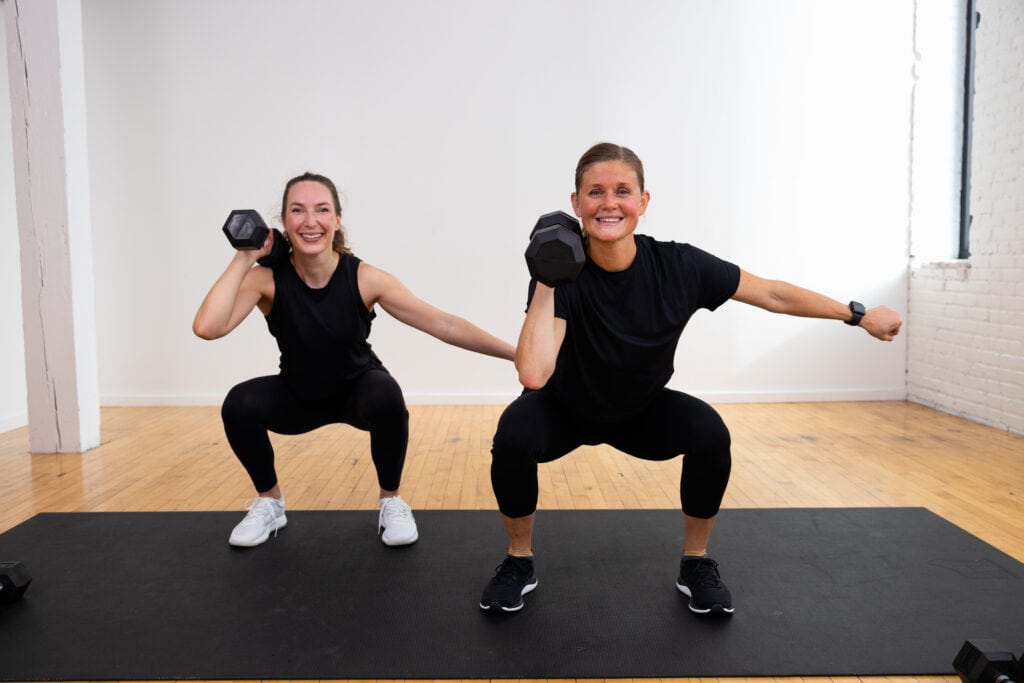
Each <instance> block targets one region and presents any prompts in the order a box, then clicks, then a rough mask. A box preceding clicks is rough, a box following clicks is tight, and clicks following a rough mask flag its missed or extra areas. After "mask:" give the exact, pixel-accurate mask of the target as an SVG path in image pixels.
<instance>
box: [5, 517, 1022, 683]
mask: <svg viewBox="0 0 1024 683" xmlns="http://www.w3.org/2000/svg"><path fill="white" fill-rule="evenodd" d="M240 518H241V515H240V514H239V513H235V512H167V513H155V512H152V513H81V514H77V513H76V514H71V513H63V514H62V513H47V514H40V515H37V516H36V517H33V518H32V519H30V520H28V521H26V522H25V523H23V524H21V525H19V526H18V527H15V528H14V529H11V530H10V531H8V532H7V533H4V534H2V535H0V560H6V561H11V560H16V561H20V562H23V563H24V565H25V567H26V568H27V569H28V570H29V572H30V574H31V576H32V579H33V581H32V584H31V585H30V586H29V588H28V590H27V591H26V592H25V595H24V598H23V599H22V600H20V601H18V602H15V603H13V604H9V605H0V680H129V679H224V678H227V679H264V680H266V679H304V678H310V679H386V678H520V677H523V678H613V677H627V678H636V677H694V676H702V677H724V676H867V675H925V674H947V675H949V674H953V673H954V671H953V667H952V661H953V658H954V656H955V655H956V653H957V652H958V651H959V649H960V646H961V645H962V644H963V642H964V640H967V639H973V638H988V639H994V640H996V641H1000V642H1002V643H1003V644H1004V645H1005V646H1006V647H1009V648H1011V649H1014V650H1015V651H1019V650H1020V649H1021V646H1024V643H1022V642H1021V639H1022V638H1024V610H1022V609H1021V608H1022V606H1024V565H1022V564H1021V563H1020V562H1018V561H1016V560H1014V559H1013V558H1011V557H1009V556H1007V555H1006V554H1004V553H1001V552H999V551H998V550H996V549H994V548H992V547H991V546H989V545H987V544H986V543H984V542H982V541H980V540H979V539H977V538H975V537H973V536H971V535H969V534H967V533H966V532H964V531H962V530H960V529H958V528H957V527H955V526H953V525H952V524H950V523H948V522H946V521H944V520H943V519H941V518H939V517H937V516H936V515H934V514H932V513H930V512H928V511H926V510H923V509H918V508H896V509H892V508H884V509H883V508H870V509H869V508H857V509H743V510H723V511H722V513H721V514H720V516H719V519H718V522H717V524H716V527H715V534H714V537H713V539H712V541H713V544H712V548H713V551H714V556H715V557H716V558H717V559H718V560H719V563H720V565H721V568H722V574H723V578H724V580H725V581H726V583H727V585H728V586H729V587H730V589H731V590H732V593H733V598H734V601H735V605H736V613H735V615H734V616H733V617H731V618H725V619H707V618H702V617H698V616H696V615H694V614H692V613H690V612H689V611H688V610H687V609H686V606H685V600H686V599H685V597H684V596H683V595H681V594H680V593H679V592H678V591H677V590H676V589H675V585H674V580H675V577H676V571H677V568H678V554H679V548H680V543H681V538H682V523H681V518H680V513H679V512H678V511H677V510H646V511H626V510H592V511H548V510H542V511H541V512H540V513H538V519H537V531H536V534H535V543H534V551H535V553H536V554H537V576H538V578H539V580H540V585H539V586H538V588H537V590H536V591H535V592H533V593H531V594H530V595H528V596H527V597H526V607H525V608H524V609H523V610H522V611H521V612H519V613H517V614H514V615H500V616H492V615H484V614H481V613H480V611H479V609H478V607H477V600H478V598H479V595H480V591H481V589H482V588H483V586H484V584H485V583H486V582H487V580H488V579H489V578H490V576H491V574H492V570H493V568H494V567H495V565H497V564H498V562H499V561H500V560H501V559H502V556H503V554H504V553H503V550H504V548H505V540H504V533H503V531H502V527H501V522H500V517H499V516H498V513H497V512H493V511H417V512H416V518H417V521H418V523H419V527H420V541H419V543H417V544H415V545H413V546H411V547H407V548H388V547H385V546H383V545H381V544H380V542H379V540H378V539H377V538H376V536H375V535H374V531H375V525H376V513H375V512H372V511H357V512H353V511H348V512H338V511H333V512H332V511H316V512H313V511H290V512H289V513H288V518H289V524H288V526H287V527H286V528H285V529H282V530H281V531H280V533H279V535H278V536H277V537H276V538H271V539H270V541H269V542H268V543H266V544H265V545H263V546H260V547H258V548H254V549H247V550H239V549H232V548H230V547H229V546H228V544H227V536H228V533H229V531H230V529H231V527H232V526H233V525H234V524H235V523H236V522H237V521H238V520H239V519H240Z"/></svg>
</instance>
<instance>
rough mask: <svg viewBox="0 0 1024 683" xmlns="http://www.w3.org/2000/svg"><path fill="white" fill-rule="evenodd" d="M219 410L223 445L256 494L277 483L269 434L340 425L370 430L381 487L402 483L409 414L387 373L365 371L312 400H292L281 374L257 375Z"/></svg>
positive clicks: (390, 488)
mask: <svg viewBox="0 0 1024 683" xmlns="http://www.w3.org/2000/svg"><path fill="white" fill-rule="evenodd" d="M220 412H221V418H222V419H223V420H224V432H225V433H226V434H227V437H228V443H230V444H231V449H232V450H233V451H234V452H235V455H236V456H237V457H238V459H239V460H240V461H241V462H242V465H243V466H244V467H245V469H246V471H247V472H248V473H249V477H250V478H251V479H252V483H253V485H255V487H256V490H257V491H258V492H261V493H262V492H264V491H268V490H270V489H272V488H274V485H275V484H277V471H276V470H275V469H274V448H273V446H271V444H270V436H269V435H268V433H267V432H268V430H269V431H271V432H274V433H276V434H304V433H306V432H309V431H312V430H314V429H316V428H317V427H322V426H324V425H327V424H333V423H339V422H342V423H345V424H349V425H352V426H353V427H356V428H357V429H362V430H365V431H369V432H370V457H371V458H372V459H373V465H374V467H376V469H377V482H378V483H379V484H380V487H381V488H382V489H384V490H385V491H395V490H397V489H398V486H399V484H400V483H401V480H402V467H403V466H404V464H405V451H406V447H407V446H408V445H409V411H408V410H406V407H405V399H404V398H403V396H402V389H401V387H399V386H398V382H396V381H395V380H394V378H393V377H392V376H391V375H390V374H388V372H387V371H386V370H370V371H368V372H366V373H364V374H362V375H360V376H359V377H358V378H356V379H355V380H353V381H352V382H351V383H349V384H348V385H345V386H342V387H339V390H338V393H337V394H336V395H335V396H333V397H331V398H328V399H323V400H316V401H302V400H300V399H298V398H296V396H295V394H293V393H292V391H291V389H289V388H288V385H287V384H286V383H285V381H284V380H283V379H282V378H281V376H280V375H271V376H268V377H257V378H255V379H250V380H248V381H246V382H242V383H241V384H239V385H237V386H235V387H234V388H232V389H231V391H229V392H228V395H227V397H225V399H224V405H223V406H222V407H221V411H220Z"/></svg>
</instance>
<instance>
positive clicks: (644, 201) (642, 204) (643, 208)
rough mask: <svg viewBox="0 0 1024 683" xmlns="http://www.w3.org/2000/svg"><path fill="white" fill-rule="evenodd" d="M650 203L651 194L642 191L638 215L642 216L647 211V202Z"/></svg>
mask: <svg viewBox="0 0 1024 683" xmlns="http://www.w3.org/2000/svg"><path fill="white" fill-rule="evenodd" d="M649 201H651V193H650V192H648V191H647V190H644V191H643V192H642V193H641V194H640V215H641V216H643V215H644V212H645V211H647V202H649Z"/></svg>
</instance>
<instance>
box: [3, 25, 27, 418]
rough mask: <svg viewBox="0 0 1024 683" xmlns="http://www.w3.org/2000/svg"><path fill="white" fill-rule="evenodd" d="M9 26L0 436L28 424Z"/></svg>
mask: <svg viewBox="0 0 1024 683" xmlns="http://www.w3.org/2000/svg"><path fill="white" fill-rule="evenodd" d="M6 33H7V30H6V22H5V21H3V19H2V17H0V244H3V245H4V247H3V248H2V249H0V292H2V294H0V321H3V322H2V324H0V432H4V431H7V430H8V429H13V428H14V427H20V426H22V425H24V424H27V422H28V398H27V393H28V392H27V391H26V387H25V342H24V337H23V335H22V332H21V258H20V254H19V252H18V217H17V212H16V211H15V203H14V161H13V159H14V149H13V144H12V139H11V100H10V97H9V96H8V93H9V92H10V88H9V87H8V80H7V42H6Z"/></svg>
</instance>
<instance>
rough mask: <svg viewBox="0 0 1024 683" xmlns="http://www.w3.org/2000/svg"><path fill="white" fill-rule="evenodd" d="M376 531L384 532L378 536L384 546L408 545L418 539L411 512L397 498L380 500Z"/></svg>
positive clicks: (402, 501) (403, 502)
mask: <svg viewBox="0 0 1024 683" xmlns="http://www.w3.org/2000/svg"><path fill="white" fill-rule="evenodd" d="M377 531H378V533H379V532H381V531H383V532H384V533H382V534H381V535H380V540H382V541H384V545H409V544H410V543H415V542H416V539H417V538H419V537H420V536H419V533H418V532H417V531H416V520H415V519H413V516H412V510H411V509H410V508H409V506H408V505H406V503H405V501H404V500H402V499H401V498H399V497H398V496H395V497H394V498H381V499H380V518H379V520H378V522H377Z"/></svg>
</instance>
